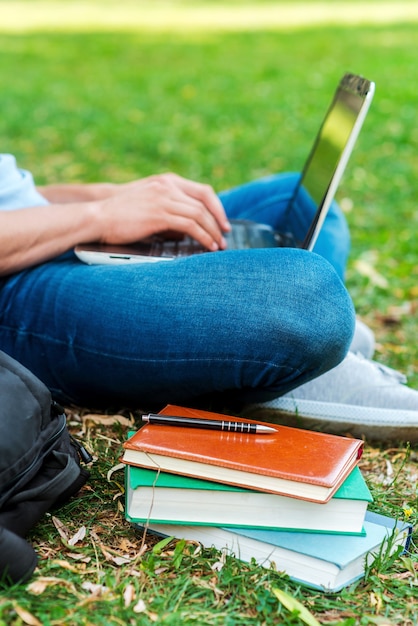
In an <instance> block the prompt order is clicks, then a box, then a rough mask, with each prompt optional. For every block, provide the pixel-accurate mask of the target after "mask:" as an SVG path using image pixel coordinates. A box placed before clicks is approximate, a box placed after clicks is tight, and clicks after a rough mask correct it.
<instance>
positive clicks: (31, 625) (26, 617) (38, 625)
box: [13, 604, 42, 626]
mask: <svg viewBox="0 0 418 626" xmlns="http://www.w3.org/2000/svg"><path fill="white" fill-rule="evenodd" d="M13 608H14V610H15V611H16V613H17V614H18V615H19V617H20V619H21V620H22V621H23V622H24V624H27V625H28V626H42V622H40V621H39V620H38V618H37V617H35V616H34V615H32V613H29V611H27V610H26V609H22V607H21V606H19V605H18V604H14V605H13Z"/></svg>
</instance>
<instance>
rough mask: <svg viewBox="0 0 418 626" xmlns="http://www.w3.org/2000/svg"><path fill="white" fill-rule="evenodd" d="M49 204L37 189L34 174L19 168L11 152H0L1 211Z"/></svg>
mask: <svg viewBox="0 0 418 626" xmlns="http://www.w3.org/2000/svg"><path fill="white" fill-rule="evenodd" d="M45 204H48V201H47V200H46V198H44V197H43V196H42V195H41V194H40V193H39V192H38V191H37V189H36V187H35V183H34V180H33V176H32V174H31V173H30V172H27V171H26V170H22V169H19V168H18V167H17V164H16V159H15V157H14V156H13V155H11V154H0V211H11V210H13V209H23V208H25V207H32V206H41V205H45Z"/></svg>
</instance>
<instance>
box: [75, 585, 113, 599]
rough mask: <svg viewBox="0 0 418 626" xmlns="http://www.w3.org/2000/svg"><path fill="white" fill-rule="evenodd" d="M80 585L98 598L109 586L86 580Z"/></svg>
mask: <svg viewBox="0 0 418 626" xmlns="http://www.w3.org/2000/svg"><path fill="white" fill-rule="evenodd" d="M81 586H82V588H83V589H85V590H86V591H90V593H91V594H92V595H93V596H95V597H96V598H99V597H100V596H102V595H104V594H105V593H107V592H108V591H109V588H108V587H106V586H105V585H98V584H96V583H90V582H88V581H86V582H84V583H83V584H82V585H81Z"/></svg>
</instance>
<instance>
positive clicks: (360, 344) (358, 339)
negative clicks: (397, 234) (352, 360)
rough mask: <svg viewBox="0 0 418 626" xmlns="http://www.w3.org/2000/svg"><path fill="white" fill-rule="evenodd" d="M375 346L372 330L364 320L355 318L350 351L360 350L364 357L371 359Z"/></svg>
mask: <svg viewBox="0 0 418 626" xmlns="http://www.w3.org/2000/svg"><path fill="white" fill-rule="evenodd" d="M375 347H376V341H375V338H374V333H373V331H372V330H371V329H370V328H369V327H368V326H366V324H365V323H364V322H362V321H361V320H359V319H358V318H356V326H355V329H354V337H353V340H352V342H351V346H350V351H351V352H355V353H356V352H360V354H362V355H363V356H365V357H366V359H371V358H372V356H373V354H374V351H375Z"/></svg>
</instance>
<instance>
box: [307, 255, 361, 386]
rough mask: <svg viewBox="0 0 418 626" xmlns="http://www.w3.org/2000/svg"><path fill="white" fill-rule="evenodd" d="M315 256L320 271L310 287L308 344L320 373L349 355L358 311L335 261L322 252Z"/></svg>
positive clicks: (316, 374) (311, 360) (310, 353)
mask: <svg viewBox="0 0 418 626" xmlns="http://www.w3.org/2000/svg"><path fill="white" fill-rule="evenodd" d="M312 256H313V257H314V258H312V262H313V263H314V264H315V266H316V271H315V281H313V282H312V283H311V288H310V290H309V310H310V319H308V317H309V316H307V317H306V318H305V320H306V328H305V330H306V338H307V343H306V344H305V346H306V350H307V352H308V357H307V358H308V360H309V362H310V364H311V367H312V368H313V369H314V370H315V376H318V375H319V374H321V373H324V372H325V371H327V370H329V369H331V368H333V367H335V366H336V365H338V364H339V363H340V362H341V361H342V360H343V359H344V357H345V356H346V354H347V352H348V350H349V347H350V344H351V341H352V338H353V334H354V327H355V311H354V306H353V303H352V300H351V298H350V295H349V293H348V291H347V289H346V287H345V286H344V284H343V282H342V281H341V279H340V277H339V276H338V274H337V272H336V271H335V270H334V268H333V267H332V266H331V264H330V263H329V262H328V261H326V260H325V259H324V258H323V257H321V256H319V255H316V254H313V255H312ZM312 325H314V326H315V330H314V333H313V332H312ZM309 338H310V340H309ZM312 339H313V340H312Z"/></svg>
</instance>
